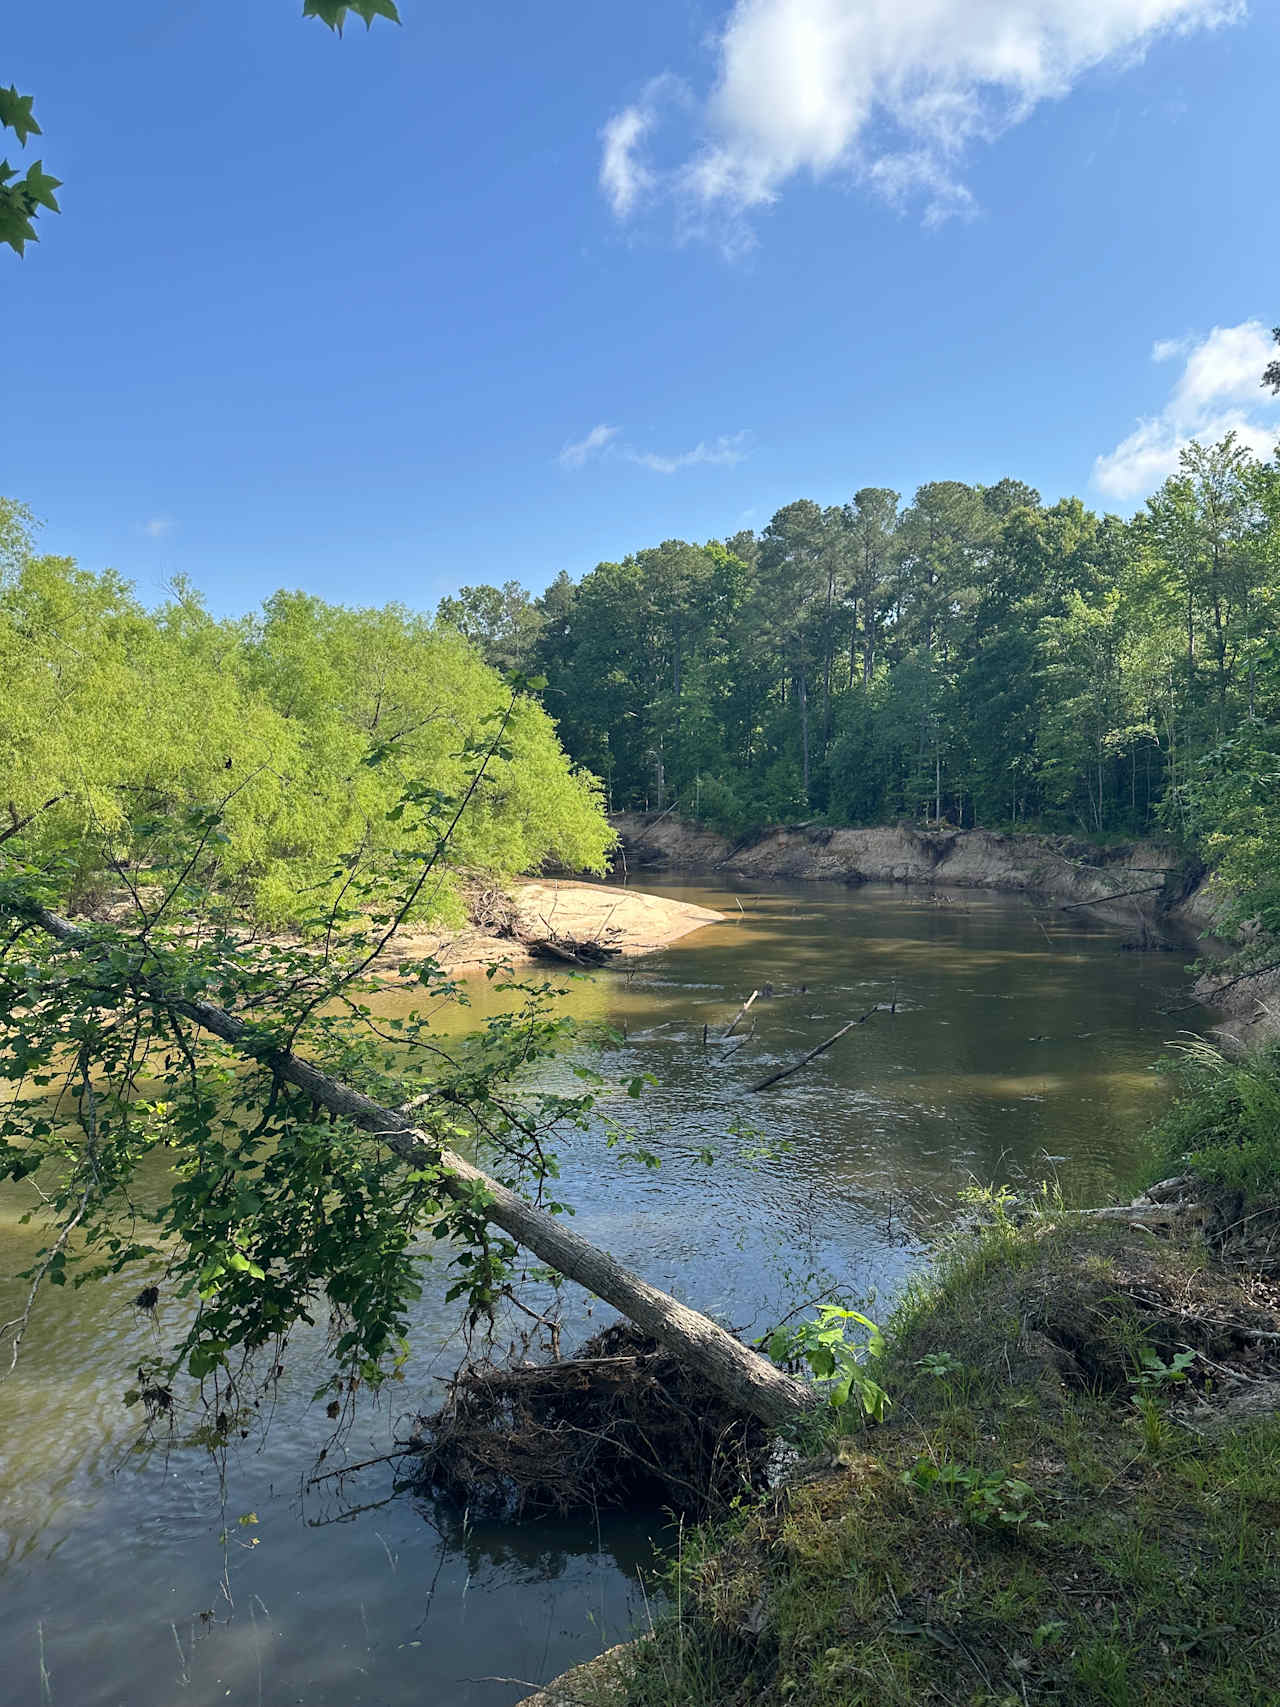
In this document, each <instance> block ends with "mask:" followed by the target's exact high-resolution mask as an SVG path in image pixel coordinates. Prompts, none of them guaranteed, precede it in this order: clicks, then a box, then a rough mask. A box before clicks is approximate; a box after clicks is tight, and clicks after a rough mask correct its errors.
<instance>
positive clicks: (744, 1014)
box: [721, 990, 760, 1042]
mask: <svg viewBox="0 0 1280 1707" xmlns="http://www.w3.org/2000/svg"><path fill="white" fill-rule="evenodd" d="M759 994H760V992H759V990H753V991H752V992H751V994H750V995H749V996H748V997H747V999H746V1001H745V1002H743V1004H742V1006H741V1007H740V1008H739V1009H738V1011H737V1013H736V1014H734V1016H733V1024H732V1025H731V1026H730V1027H729V1029H728V1031H726V1032H725V1034H724V1035H725V1037H732V1036H733V1034H734V1031H735V1029H736V1027H737V1024H738V1021H739V1020H741V1019H745V1018H746V1017H747V1009H748V1008H749V1007H750V1006H751V1004H752V1002H754V1001H755V999H756V997H757V996H758V995H759ZM723 1041H724V1038H722V1039H721V1042H723Z"/></svg>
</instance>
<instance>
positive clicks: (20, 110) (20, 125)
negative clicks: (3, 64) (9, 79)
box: [0, 83, 43, 148]
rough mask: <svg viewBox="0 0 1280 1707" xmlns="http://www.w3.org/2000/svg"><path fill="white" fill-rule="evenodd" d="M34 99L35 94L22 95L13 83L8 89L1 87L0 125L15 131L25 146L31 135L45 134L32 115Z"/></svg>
mask: <svg viewBox="0 0 1280 1707" xmlns="http://www.w3.org/2000/svg"><path fill="white" fill-rule="evenodd" d="M34 99H35V97H34V96H33V95H20V94H19V93H18V91H17V89H16V88H15V87H14V85H13V84H12V83H11V84H10V85H9V87H8V88H7V89H0V125H3V126H4V128H5V129H6V130H11V131H14V132H15V133H16V135H17V138H18V141H19V142H20V143H21V144H22V146H23V147H24V148H25V147H26V146H27V138H28V137H29V136H40V135H42V134H43V133H42V132H41V129H40V126H39V125H38V124H37V123H36V121H35V119H34V118H33V117H32V113H31V103H32V101H33V100H34Z"/></svg>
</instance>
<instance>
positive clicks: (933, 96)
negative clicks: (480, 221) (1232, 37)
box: [600, 0, 1245, 232]
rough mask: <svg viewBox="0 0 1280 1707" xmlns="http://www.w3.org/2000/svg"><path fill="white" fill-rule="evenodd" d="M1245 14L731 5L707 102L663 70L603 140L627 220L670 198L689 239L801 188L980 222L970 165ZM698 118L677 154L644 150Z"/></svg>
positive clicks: (1178, 3) (1213, 2) (1001, 1)
mask: <svg viewBox="0 0 1280 1707" xmlns="http://www.w3.org/2000/svg"><path fill="white" fill-rule="evenodd" d="M1244 15H1245V4H1244V0H982V3H981V4H977V3H975V0H736V4H734V5H733V7H732V9H731V11H730V12H729V14H728V16H727V18H726V19H725V21H724V23H723V24H722V26H721V27H720V30H719V33H718V37H717V39H716V43H715V52H716V59H717V69H716V76H715V80H714V83H713V85H712V87H711V88H710V90H709V91H707V92H706V93H705V94H704V95H702V96H701V97H695V96H694V95H693V93H692V92H691V91H689V90H687V89H686V88H685V87H684V86H683V85H681V84H680V83H679V82H678V80H677V79H675V78H673V77H671V76H670V75H669V74H666V75H664V76H663V77H660V78H657V79H654V80H653V81H651V82H650V83H649V84H648V85H646V87H645V89H644V90H643V92H642V93H641V95H640V96H639V98H638V99H637V100H635V101H633V102H631V103H629V104H628V105H627V106H625V107H623V108H622V109H621V110H620V111H618V112H617V113H616V114H615V115H614V116H613V117H612V118H611V119H610V120H609V122H608V124H606V125H605V127H604V129H603V130H602V131H601V137H602V140H603V145H604V147H603V154H602V159H601V166H600V183H601V187H602V188H603V190H604V193H605V195H606V196H607V198H608V200H609V203H610V206H611V207H612V209H613V211H614V213H615V214H616V215H617V216H618V218H619V219H623V220H625V219H628V218H631V217H633V216H634V215H635V213H636V212H637V210H638V209H639V208H640V207H641V205H642V204H643V203H644V202H646V201H649V200H653V199H656V198H658V197H665V198H667V199H668V200H670V201H671V202H672V204H673V205H674V206H675V207H676V209H677V213H678V218H679V220H680V223H681V225H682V226H683V227H684V228H685V229H686V230H688V229H690V228H693V229H696V228H698V226H699V225H700V224H701V225H702V226H703V228H704V229H705V228H708V227H710V226H714V225H715V224H716V223H717V222H718V223H719V227H720V229H721V231H722V232H723V230H724V229H725V227H726V225H728V226H732V225H733V224H734V223H735V222H736V223H737V225H738V226H739V227H740V226H741V225H742V223H743V218H744V216H745V215H747V214H749V213H750V212H751V211H752V210H753V209H758V208H761V207H765V206H767V205H768V204H769V203H771V202H774V201H776V200H777V199H778V197H779V196H780V195H781V193H782V190H783V188H784V186H785V185H786V184H787V183H788V181H789V180H791V179H793V178H795V177H797V176H799V175H804V174H807V175H809V176H810V177H813V178H817V179H821V178H825V177H829V176H831V175H843V176H844V177H845V178H846V179H850V180H856V181H859V182H861V183H863V184H865V185H866V186H867V187H868V188H870V189H871V190H872V191H873V192H874V193H876V194H878V195H880V196H881V197H883V198H884V199H886V200H888V201H889V202H891V203H895V204H899V205H907V204H911V205H918V206H920V207H921V208H922V210H923V213H924V216H925V218H926V220H927V221H933V222H937V221H938V220H941V219H945V218H948V217H950V216H952V215H955V214H962V213H965V212H968V211H970V210H971V208H972V205H973V204H972V197H971V195H970V193H969V191H968V190H967V189H966V188H965V186H964V184H963V182H962V181H961V172H962V168H963V165H964V160H965V157H966V155H967V153H968V152H969V151H970V150H971V148H972V147H973V146H975V145H976V144H979V143H983V142H991V141H993V140H994V139H995V138H996V137H998V136H999V135H1001V134H1002V133H1003V132H1004V131H1006V130H1008V129H1009V128H1010V127H1011V126H1013V125H1016V124H1019V123H1020V122H1021V121H1022V120H1023V119H1025V118H1027V117H1028V116H1029V114H1030V113H1031V112H1032V111H1033V110H1034V109H1035V108H1036V107H1037V106H1038V105H1040V103H1041V102H1043V101H1046V100H1056V99H1060V98H1062V97H1063V96H1065V95H1067V94H1069V93H1070V91H1071V90H1072V88H1073V87H1074V86H1075V85H1076V84H1077V83H1078V82H1079V81H1080V79H1081V78H1082V77H1084V76H1085V75H1086V74H1087V73H1088V72H1090V71H1091V70H1094V69H1095V68H1097V67H1099V66H1102V65H1108V64H1114V65H1123V64H1125V63H1127V62H1128V61H1131V60H1133V59H1136V58H1139V57H1141V55H1142V54H1143V53H1144V52H1145V51H1146V50H1147V49H1148V48H1149V47H1150V46H1151V44H1152V43H1153V42H1154V41H1155V40H1157V39H1158V38H1159V37H1161V36H1167V35H1175V34H1181V35H1186V34H1190V33H1191V32H1193V31H1197V30H1205V29H1212V28H1216V27H1219V26H1221V25H1224V24H1228V23H1234V22H1236V21H1237V20H1239V19H1241V18H1242V17H1243V16H1244ZM678 106H684V107H686V108H688V109H689V111H688V125H687V134H686V136H685V138H684V142H683V148H682V149H681V144H680V143H679V141H677V153H679V152H681V151H683V154H684V157H683V159H680V160H678V161H677V163H676V164H675V165H674V166H670V167H667V168H665V169H664V168H660V167H658V166H657V165H656V164H654V162H653V159H652V157H651V156H650V154H649V153H648V152H647V149H648V145H649V144H650V142H651V141H652V139H653V137H654V133H655V131H656V130H657V129H658V127H659V124H660V121H661V122H663V123H665V122H666V120H667V118H668V117H669V116H670V114H669V112H668V111H667V110H664V109H670V108H673V107H678Z"/></svg>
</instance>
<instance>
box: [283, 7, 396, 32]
mask: <svg viewBox="0 0 1280 1707" xmlns="http://www.w3.org/2000/svg"><path fill="white" fill-rule="evenodd" d="M348 12H354V13H355V15H356V17H357V18H363V19H364V22H365V28H366V29H372V27H373V20H374V19H375V18H387V19H389V20H390V21H391V23H393V24H398V23H399V22H400V14H399V12H398V11H397V10H396V7H395V4H394V0H304V5H303V8H302V15H303V17H304V18H319V20H320V22H321V23H322V24H327V25H328V26H329V28H330V29H331V30H336V31H337V33H338V34H339V35H341V34H342V26H343V24H345V22H346V20H347V13H348Z"/></svg>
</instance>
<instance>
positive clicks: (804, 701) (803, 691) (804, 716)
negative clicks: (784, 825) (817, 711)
mask: <svg viewBox="0 0 1280 1707" xmlns="http://www.w3.org/2000/svg"><path fill="white" fill-rule="evenodd" d="M798 686H799V689H800V739H801V742H802V744H803V747H804V803H805V807H806V808H807V807H808V805H809V688H808V684H807V683H806V681H805V679H804V671H803V670H801V672H800V675H799V677H798Z"/></svg>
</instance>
